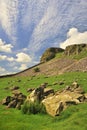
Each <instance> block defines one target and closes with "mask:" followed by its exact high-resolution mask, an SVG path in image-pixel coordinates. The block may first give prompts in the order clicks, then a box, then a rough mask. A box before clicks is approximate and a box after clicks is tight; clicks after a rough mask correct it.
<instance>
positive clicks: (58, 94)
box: [2, 82, 87, 116]
mask: <svg viewBox="0 0 87 130" xmlns="http://www.w3.org/2000/svg"><path fill="white" fill-rule="evenodd" d="M61 83H64V82H61ZM47 84H48V83H44V84H41V85H40V86H39V87H37V88H35V89H32V91H29V92H30V94H29V95H28V96H27V98H26V96H25V95H23V94H22V93H21V92H20V91H18V90H15V91H12V94H13V95H12V96H7V97H6V98H5V99H3V100H2V104H3V105H6V106H7V107H8V108H17V109H21V105H22V104H23V103H24V102H25V103H26V102H27V103H36V102H38V103H39V104H41V103H42V104H43V105H44V106H45V108H46V111H47V113H48V114H50V115H51V116H58V115H60V113H61V112H62V111H64V110H65V109H66V108H67V107H68V106H70V105H77V104H80V103H84V102H87V93H85V92H84V91H83V89H82V88H81V87H80V85H79V84H78V83H77V82H73V83H72V84H71V85H70V86H66V87H65V88H64V89H62V90H60V91H54V89H52V88H48V87H47ZM60 85H61V84H60Z"/></svg>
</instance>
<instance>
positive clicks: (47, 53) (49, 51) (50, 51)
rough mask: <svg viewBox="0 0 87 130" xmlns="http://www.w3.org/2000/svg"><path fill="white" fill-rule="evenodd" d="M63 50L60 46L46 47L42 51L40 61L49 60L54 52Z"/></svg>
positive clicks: (53, 55)
mask: <svg viewBox="0 0 87 130" xmlns="http://www.w3.org/2000/svg"><path fill="white" fill-rule="evenodd" d="M63 51H64V50H63V49H61V48H53V47H51V48H48V49H47V50H46V51H45V52H44V53H43V55H42V57H41V60H40V62H46V61H49V60H51V59H52V58H54V57H55V54H56V53H58V52H59V53H60V52H63Z"/></svg>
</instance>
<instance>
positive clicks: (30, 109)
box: [22, 102, 46, 114]
mask: <svg viewBox="0 0 87 130" xmlns="http://www.w3.org/2000/svg"><path fill="white" fill-rule="evenodd" d="M22 112H23V114H38V113H42V114H45V113H46V109H45V106H44V105H43V104H42V103H39V102H25V103H24V105H23V106H22Z"/></svg>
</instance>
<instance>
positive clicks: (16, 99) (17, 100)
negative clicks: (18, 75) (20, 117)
mask: <svg viewBox="0 0 87 130" xmlns="http://www.w3.org/2000/svg"><path fill="white" fill-rule="evenodd" d="M12 94H13V95H12V96H7V97H6V98H5V99H3V100H2V104H3V105H6V106H7V107H8V108H17V109H21V105H22V104H23V103H24V101H25V99H26V96H25V95H23V94H22V93H21V92H20V91H18V90H15V91H13V92H12Z"/></svg>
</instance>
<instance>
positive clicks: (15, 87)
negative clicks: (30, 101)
mask: <svg viewBox="0 0 87 130" xmlns="http://www.w3.org/2000/svg"><path fill="white" fill-rule="evenodd" d="M17 89H19V86H13V87H12V88H10V90H11V91H14V90H17Z"/></svg>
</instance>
